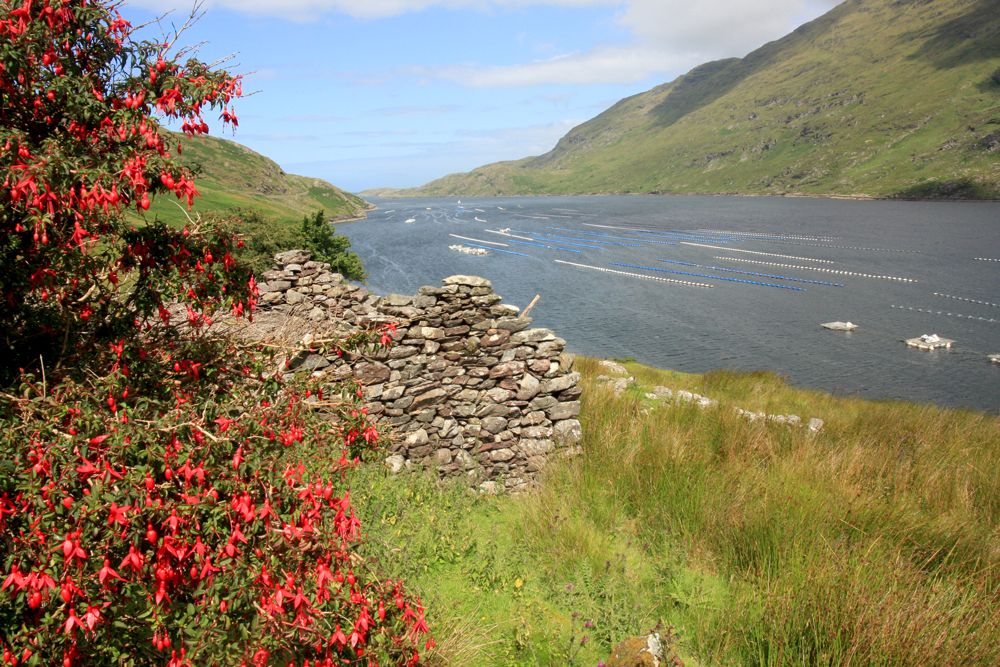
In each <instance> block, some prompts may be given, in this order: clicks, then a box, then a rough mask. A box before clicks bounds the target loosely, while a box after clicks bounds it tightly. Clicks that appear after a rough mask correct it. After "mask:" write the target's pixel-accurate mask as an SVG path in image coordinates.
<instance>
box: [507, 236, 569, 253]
mask: <svg viewBox="0 0 1000 667" xmlns="http://www.w3.org/2000/svg"><path fill="white" fill-rule="evenodd" d="M508 241H509V242H510V243H516V244H517V245H530V246H535V247H536V248H545V249H546V250H562V251H564V252H575V253H582V252H583V251H582V250H574V249H573V248H563V247H561V246H555V245H548V244H545V243H537V242H535V241H518V240H517V239H508Z"/></svg>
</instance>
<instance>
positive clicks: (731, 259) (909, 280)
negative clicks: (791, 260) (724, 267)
mask: <svg viewBox="0 0 1000 667" xmlns="http://www.w3.org/2000/svg"><path fill="white" fill-rule="evenodd" d="M723 250H732V248H723ZM715 259H721V260H723V261H725V262H743V263H744V264H760V265H761V266H780V267H781V268H783V269H802V270H804V271H822V272H823V273H833V274H836V275H838V276H854V277H856V278H877V279H879V280H895V281H897V282H901V283H915V282H917V280H916V279H915V278H900V277H898V276H880V275H876V274H874V273H858V272H856V271H840V270H838V269H828V268H826V267H822V266H799V265H796V264H782V263H780V262H765V261H763V260H758V259H743V258H742V257H719V256H716V257H715Z"/></svg>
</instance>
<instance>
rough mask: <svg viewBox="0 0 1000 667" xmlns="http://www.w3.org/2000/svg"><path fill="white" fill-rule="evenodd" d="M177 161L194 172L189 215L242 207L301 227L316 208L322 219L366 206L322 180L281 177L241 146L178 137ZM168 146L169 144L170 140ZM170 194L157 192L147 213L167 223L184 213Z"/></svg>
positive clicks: (357, 211) (349, 213)
mask: <svg viewBox="0 0 1000 667" xmlns="http://www.w3.org/2000/svg"><path fill="white" fill-rule="evenodd" d="M176 139H177V140H178V141H180V142H181V143H182V145H183V152H182V153H181V159H182V161H183V163H184V164H185V166H187V167H189V168H190V169H192V170H193V171H194V172H195V175H196V178H195V181H196V184H197V187H198V191H199V192H200V193H201V197H199V198H198V199H197V200H195V206H194V211H195V212H209V211H225V210H227V209H231V208H246V209H255V210H257V211H259V212H260V213H261V214H262V215H263V216H264V217H266V218H270V219H273V220H275V221H278V222H295V223H301V221H302V218H303V216H305V215H306V214H310V215H311V214H314V213H315V212H316V211H318V210H322V211H324V212H325V214H326V218H327V219H328V220H333V221H336V220H343V219H349V218H356V217H358V216H360V215H363V214H364V212H365V211H366V210H367V209H368V208H369V206H368V204H367V203H366V202H365V201H364V200H363V199H361V198H360V197H356V196H355V195H352V194H350V193H348V192H344V191H343V190H341V189H340V188H337V187H335V186H333V185H331V184H330V183H327V182H326V181H323V180H320V179H318V178H307V177H305V176H296V175H294V174H286V173H285V172H284V171H282V169H281V167H279V166H278V164H277V163H276V162H274V161H273V160H270V159H268V158H266V157H264V156H263V155H260V154H259V153H255V152H254V151H252V150H250V149H249V148H247V147H245V146H241V145H240V144H238V143H236V142H233V141H227V140H225V139H217V138H214V137H197V138H191V137H182V136H179V135H177V136H176ZM171 143H173V142H171ZM175 202H178V200H177V199H176V198H175V197H173V196H171V195H163V194H161V195H160V196H159V197H157V199H156V200H155V201H154V202H153V206H152V207H151V209H150V213H152V214H155V215H157V216H159V217H160V218H161V219H163V220H166V221H169V222H179V221H181V220H182V219H183V217H184V214H183V212H182V211H181V209H180V208H178V207H177V205H176V203H175Z"/></svg>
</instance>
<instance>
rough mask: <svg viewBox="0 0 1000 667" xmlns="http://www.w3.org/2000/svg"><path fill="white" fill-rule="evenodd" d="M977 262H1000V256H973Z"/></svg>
mask: <svg viewBox="0 0 1000 667" xmlns="http://www.w3.org/2000/svg"><path fill="white" fill-rule="evenodd" d="M973 259H974V260H976V261H977V262H1000V257H973Z"/></svg>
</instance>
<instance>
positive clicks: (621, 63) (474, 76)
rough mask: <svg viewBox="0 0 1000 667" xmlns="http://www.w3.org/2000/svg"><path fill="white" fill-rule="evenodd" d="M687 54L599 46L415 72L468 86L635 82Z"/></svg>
mask: <svg viewBox="0 0 1000 667" xmlns="http://www.w3.org/2000/svg"><path fill="white" fill-rule="evenodd" d="M683 61H684V58H682V57H680V56H678V55H677V54H674V53H671V52H669V51H667V50H664V49H657V48H654V47H650V46H647V45H638V46H624V47H620V46H599V47H597V48H595V49H593V50H592V51H588V52H587V53H574V54H567V55H562V56H558V57H556V58H549V59H547V60H539V61H535V62H532V63H526V64H523V65H510V66H503V67H477V66H473V65H466V66H455V67H444V68H437V69H434V70H428V69H425V68H417V69H415V70H413V71H414V73H417V74H421V75H423V76H426V77H433V78H441V79H446V80H449V81H454V82H456V83H461V84H464V85H468V86H475V87H482V88H495V87H509V86H533V85H542V84H553V83H556V84H592V83H634V82H636V81H640V80H642V79H644V78H646V77H648V76H650V75H652V74H657V73H661V72H667V71H670V70H671V69H674V68H676V67H677V66H678V65H679V64H681V63H682V62H683Z"/></svg>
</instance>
